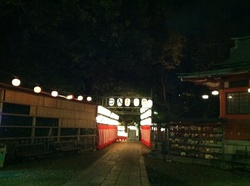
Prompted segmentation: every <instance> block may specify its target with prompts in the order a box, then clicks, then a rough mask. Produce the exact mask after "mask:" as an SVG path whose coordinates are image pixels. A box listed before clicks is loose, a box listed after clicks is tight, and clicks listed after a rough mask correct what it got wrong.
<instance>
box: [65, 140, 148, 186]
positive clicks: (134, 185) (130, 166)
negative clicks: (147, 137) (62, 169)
mask: <svg viewBox="0 0 250 186" xmlns="http://www.w3.org/2000/svg"><path fill="white" fill-rule="evenodd" d="M145 152H149V149H148V148H147V147H146V146H145V145H144V144H142V143H141V142H117V143H114V144H112V148H111V149H110V150H109V151H108V152H107V153H105V155H103V156H102V157H101V158H100V159H98V160H97V161H96V162H95V163H94V164H93V165H91V166H90V167H89V168H88V169H87V170H85V171H83V172H80V173H79V175H78V176H77V177H75V178H73V179H72V180H69V181H68V182H67V183H66V184H65V185H64V186H78V185H79V186H84V185H87V186H97V185H100V186H107V185H108V186H112V185H115V186H123V185H128V186H149V185H150V184H149V180H148V175H147V171H146V167H145V164H144V158H143V156H142V153H145Z"/></svg>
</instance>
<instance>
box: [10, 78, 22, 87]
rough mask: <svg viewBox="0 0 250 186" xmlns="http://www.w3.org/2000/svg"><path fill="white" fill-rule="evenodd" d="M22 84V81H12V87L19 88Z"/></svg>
mask: <svg viewBox="0 0 250 186" xmlns="http://www.w3.org/2000/svg"><path fill="white" fill-rule="evenodd" d="M20 84H21V81H20V80H19V79H17V78H15V79H13V80H12V85H13V86H15V87H18V86H19V85H20Z"/></svg>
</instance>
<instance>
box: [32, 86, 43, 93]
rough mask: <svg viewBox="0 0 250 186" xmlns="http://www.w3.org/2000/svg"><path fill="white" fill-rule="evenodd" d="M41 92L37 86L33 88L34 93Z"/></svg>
mask: <svg viewBox="0 0 250 186" xmlns="http://www.w3.org/2000/svg"><path fill="white" fill-rule="evenodd" d="M41 91H42V89H41V87H39V86H35V87H34V92H35V93H40V92H41Z"/></svg>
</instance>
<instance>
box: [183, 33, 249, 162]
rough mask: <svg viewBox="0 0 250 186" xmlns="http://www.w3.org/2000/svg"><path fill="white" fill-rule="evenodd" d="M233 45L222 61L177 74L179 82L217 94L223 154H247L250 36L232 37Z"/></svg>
mask: <svg viewBox="0 0 250 186" xmlns="http://www.w3.org/2000/svg"><path fill="white" fill-rule="evenodd" d="M232 40H233V42H234V46H233V47H232V48H231V51H230V56H229V57H228V59H226V60H225V61H222V62H220V63H217V64H214V65H213V66H212V67H211V68H210V70H208V71H203V72H195V73H187V74H179V78H180V79H181V80H182V81H190V82H193V83H195V84H197V85H202V86H207V87H209V89H211V91H214V90H217V91H219V96H220V115H219V118H222V119H225V120H226V123H225V125H224V142H223V143H224V153H225V158H226V159H227V155H229V156H228V158H229V159H230V158H231V156H230V155H234V154H235V153H236V151H237V150H244V151H247V152H249V151H250V37H241V38H232Z"/></svg>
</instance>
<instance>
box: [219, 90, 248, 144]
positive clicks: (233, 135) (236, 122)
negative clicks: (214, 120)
mask: <svg viewBox="0 0 250 186" xmlns="http://www.w3.org/2000/svg"><path fill="white" fill-rule="evenodd" d="M247 89H248V87H238V88H228V89H222V90H220V118H224V119H226V120H227V123H226V124H225V126H224V131H225V134H224V138H225V139H227V140H250V114H227V113H226V94H227V93H229V92H230V93H232V92H242V91H247Z"/></svg>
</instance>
